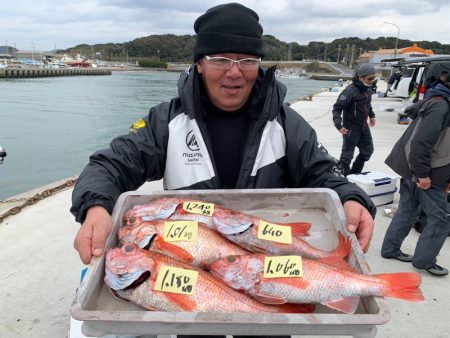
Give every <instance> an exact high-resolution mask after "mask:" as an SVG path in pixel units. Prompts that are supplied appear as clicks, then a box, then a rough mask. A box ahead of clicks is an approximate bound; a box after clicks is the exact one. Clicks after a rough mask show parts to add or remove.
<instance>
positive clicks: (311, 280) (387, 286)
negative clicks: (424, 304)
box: [210, 254, 424, 313]
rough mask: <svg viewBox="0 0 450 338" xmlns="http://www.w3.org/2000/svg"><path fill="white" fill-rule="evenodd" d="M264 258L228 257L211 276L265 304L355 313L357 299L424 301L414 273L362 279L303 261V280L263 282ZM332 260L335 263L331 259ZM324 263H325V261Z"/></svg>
mask: <svg viewBox="0 0 450 338" xmlns="http://www.w3.org/2000/svg"><path fill="white" fill-rule="evenodd" d="M264 257H265V256H264V255H261V254H252V255H244V256H229V257H227V258H224V259H222V260H219V261H217V262H214V263H212V264H211V265H210V268H211V271H212V273H213V275H215V276H217V277H218V278H220V279H221V280H223V281H224V282H225V283H227V284H228V285H230V286H231V287H232V288H234V289H236V290H244V291H245V292H246V293H247V294H249V295H251V296H252V297H254V298H255V299H258V300H259V301H261V302H263V303H266V304H284V303H321V304H323V305H325V306H327V307H330V308H333V309H335V310H338V311H342V312H345V313H354V312H355V310H356V308H357V306H358V303H359V297H360V296H385V297H394V298H399V299H404V300H408V301H423V300H424V297H423V295H422V292H421V291H420V289H419V286H420V283H421V277H420V274H419V273H416V272H403V273H391V274H379V275H364V274H360V273H357V272H351V271H348V270H341V269H339V268H336V267H333V266H330V265H327V264H323V263H321V262H318V261H312V260H309V259H302V264H303V277H282V278H265V277H263V270H264ZM331 259H336V258H333V257H331ZM324 260H327V258H326V259H324Z"/></svg>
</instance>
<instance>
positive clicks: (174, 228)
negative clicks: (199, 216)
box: [164, 221, 198, 242]
mask: <svg viewBox="0 0 450 338" xmlns="http://www.w3.org/2000/svg"><path fill="white" fill-rule="evenodd" d="M197 237H198V222H197V221H166V222H164V240H165V241H166V242H180V241H183V242H196V241H197Z"/></svg>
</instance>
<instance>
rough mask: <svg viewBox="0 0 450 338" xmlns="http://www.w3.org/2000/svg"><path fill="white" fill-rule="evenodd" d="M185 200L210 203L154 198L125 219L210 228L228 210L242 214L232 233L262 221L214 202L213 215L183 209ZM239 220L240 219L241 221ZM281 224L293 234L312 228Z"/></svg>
mask: <svg viewBox="0 0 450 338" xmlns="http://www.w3.org/2000/svg"><path fill="white" fill-rule="evenodd" d="M184 202H192V203H196V204H202V203H208V202H204V201H196V200H191V199H181V198H160V199H156V200H152V201H150V202H149V203H146V204H141V205H135V206H134V207H133V208H132V209H130V210H128V211H127V212H126V213H125V217H124V219H125V221H126V222H132V223H134V222H136V221H137V220H136V218H140V220H141V221H151V220H153V219H166V218H170V219H174V220H193V221H198V222H202V223H205V224H206V225H207V226H208V227H209V228H212V229H215V228H216V226H215V225H214V222H213V216H214V215H216V214H217V213H224V212H228V213H230V214H231V213H232V214H235V215H240V217H239V218H238V217H236V222H234V226H233V228H229V230H230V231H233V232H231V233H238V232H242V231H245V230H247V229H248V228H250V227H251V226H252V224H253V223H254V222H259V221H262V219H261V218H259V217H256V216H249V215H247V214H245V213H242V212H238V211H234V210H231V209H228V208H224V207H222V206H220V205H218V204H214V213H213V215H212V216H209V215H199V214H194V213H191V212H188V211H186V210H184V209H183V203H184ZM237 221H239V223H238V222H237ZM279 224H280V223H279ZM281 225H285V226H290V227H291V229H292V234H293V235H303V236H306V235H308V230H309V229H310V228H311V224H310V223H306V222H292V223H282V224H281ZM231 233H230V234H231Z"/></svg>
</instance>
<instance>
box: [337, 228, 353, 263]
mask: <svg viewBox="0 0 450 338" xmlns="http://www.w3.org/2000/svg"><path fill="white" fill-rule="evenodd" d="M338 238H339V244H338V246H337V248H336V249H334V250H333V256H339V257H342V258H347V257H348V255H349V254H350V250H351V249H352V240H351V239H350V237H346V236H344V235H343V234H342V233H341V232H340V231H339V232H338Z"/></svg>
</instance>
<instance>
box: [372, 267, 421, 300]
mask: <svg viewBox="0 0 450 338" xmlns="http://www.w3.org/2000/svg"><path fill="white" fill-rule="evenodd" d="M376 276H377V277H378V278H381V279H382V280H384V281H385V282H387V283H388V284H389V286H390V288H389V290H388V291H387V292H386V293H385V294H384V296H385V297H393V298H399V299H403V300H408V301H410V302H422V301H424V300H425V298H424V296H423V294H422V291H420V289H419V286H420V283H421V277H420V274H419V273H417V272H398V273H389V274H379V275H376Z"/></svg>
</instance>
